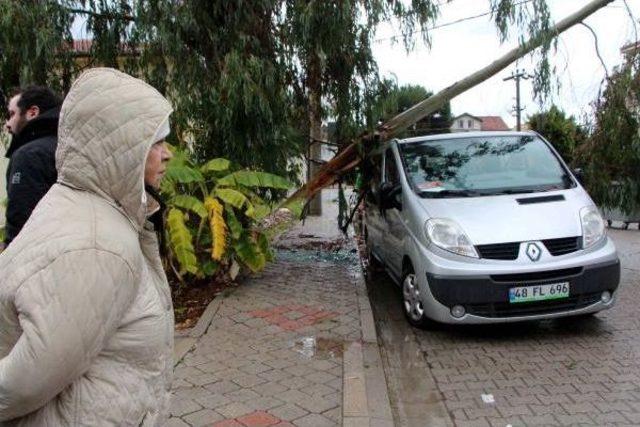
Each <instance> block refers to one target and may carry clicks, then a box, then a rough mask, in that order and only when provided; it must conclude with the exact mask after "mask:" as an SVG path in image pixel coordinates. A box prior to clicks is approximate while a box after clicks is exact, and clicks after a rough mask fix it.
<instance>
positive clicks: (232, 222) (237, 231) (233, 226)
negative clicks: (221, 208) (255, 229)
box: [225, 205, 242, 240]
mask: <svg viewBox="0 0 640 427" xmlns="http://www.w3.org/2000/svg"><path fill="white" fill-rule="evenodd" d="M225 211H226V212H227V225H228V226H229V230H230V231H231V237H232V238H233V239H234V240H236V239H238V238H239V237H240V235H241V234H242V223H241V222H240V221H239V220H238V217H237V216H236V213H235V212H234V211H233V208H232V207H230V206H228V205H227V206H225Z"/></svg>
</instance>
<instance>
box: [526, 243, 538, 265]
mask: <svg viewBox="0 0 640 427" xmlns="http://www.w3.org/2000/svg"><path fill="white" fill-rule="evenodd" d="M526 253H527V256H528V257H529V259H530V260H531V261H533V262H536V261H538V260H539V259H540V255H542V251H541V250H540V248H539V247H538V245H536V244H535V243H529V244H528V245H527V250H526Z"/></svg>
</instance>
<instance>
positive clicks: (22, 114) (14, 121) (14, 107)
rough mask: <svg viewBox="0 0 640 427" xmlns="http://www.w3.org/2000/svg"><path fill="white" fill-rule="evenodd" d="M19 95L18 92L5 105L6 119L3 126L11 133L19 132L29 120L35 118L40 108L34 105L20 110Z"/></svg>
mask: <svg viewBox="0 0 640 427" xmlns="http://www.w3.org/2000/svg"><path fill="white" fill-rule="evenodd" d="M20 96H21V95H19V94H18V95H16V96H14V97H13V98H11V99H10V100H9V105H8V106H7V110H8V112H7V121H6V123H5V124H4V126H5V128H6V129H7V131H8V132H9V133H10V134H11V135H17V134H19V133H20V131H21V130H22V129H23V128H24V126H25V125H26V124H27V122H28V121H29V120H33V119H35V118H36V117H38V114H40V109H39V108H38V107H36V106H35V105H34V106H32V107H29V108H28V109H27V110H26V111H22V110H20V107H18V101H20Z"/></svg>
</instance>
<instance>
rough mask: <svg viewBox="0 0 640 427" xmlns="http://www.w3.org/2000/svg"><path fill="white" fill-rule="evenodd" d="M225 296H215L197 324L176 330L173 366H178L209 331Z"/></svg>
mask: <svg viewBox="0 0 640 427" xmlns="http://www.w3.org/2000/svg"><path fill="white" fill-rule="evenodd" d="M223 301H224V298H223V297H221V296H217V297H215V298H214V299H213V300H212V301H211V302H210V303H209V305H208V306H207V308H206V309H205V310H204V312H203V313H202V316H200V318H199V319H198V322H196V326H194V327H193V328H191V329H189V330H187V331H184V332H182V331H181V332H176V333H175V337H174V340H175V344H174V347H173V366H176V365H177V364H178V363H180V361H182V359H183V358H184V356H186V355H187V353H189V352H190V351H191V350H192V349H193V346H194V345H195V343H196V342H198V339H199V338H200V337H201V336H202V335H204V334H205V332H207V329H209V326H210V325H211V322H213V318H214V317H215V315H216V313H217V312H218V310H219V309H220V306H221V305H222V303H223Z"/></svg>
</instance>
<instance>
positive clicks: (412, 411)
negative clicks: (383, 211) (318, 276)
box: [368, 226, 640, 427]
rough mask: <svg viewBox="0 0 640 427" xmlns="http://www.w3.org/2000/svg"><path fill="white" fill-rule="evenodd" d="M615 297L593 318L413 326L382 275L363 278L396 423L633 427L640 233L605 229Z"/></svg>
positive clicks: (638, 396) (639, 371)
mask: <svg viewBox="0 0 640 427" xmlns="http://www.w3.org/2000/svg"><path fill="white" fill-rule="evenodd" d="M609 235H610V236H611V237H612V238H613V239H614V241H615V242H616V245H617V246H618V250H619V253H620V258H621V261H622V283H621V287H620V290H619V293H618V301H617V305H616V306H615V307H614V308H613V309H611V310H608V311H605V312H601V313H599V314H597V315H596V316H594V317H592V318H586V319H585V318H578V319H562V320H554V321H544V322H527V323H520V324H509V325H498V326H480V327H479V326H473V327H471V326H466V327H459V326H456V327H447V326H445V327H441V328H438V329H436V330H432V331H423V330H418V329H415V328H412V327H410V326H409V325H408V323H407V322H406V321H405V319H404V317H403V313H402V309H401V305H400V300H401V293H400V290H399V288H397V287H396V286H395V285H394V284H393V282H392V281H391V279H389V278H388V276H386V274H384V273H376V274H374V275H373V278H371V279H370V280H369V284H368V285H369V292H370V296H371V303H372V306H373V311H374V316H375V319H376V326H377V328H378V333H379V337H380V338H379V339H380V341H381V348H382V355H383V362H384V364H385V374H386V377H387V384H388V387H389V394H390V398H391V401H392V408H393V412H394V419H395V423H396V425H397V426H421V427H422V426H439V425H445V426H450V425H456V426H468V425H473V426H493V425H496V426H502V427H505V426H509V425H510V426H524V425H526V426H530V425H598V426H602V425H629V426H631V425H634V426H637V425H640V308H639V303H640V231H638V230H637V229H636V228H635V226H634V229H632V230H627V231H622V230H609Z"/></svg>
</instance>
